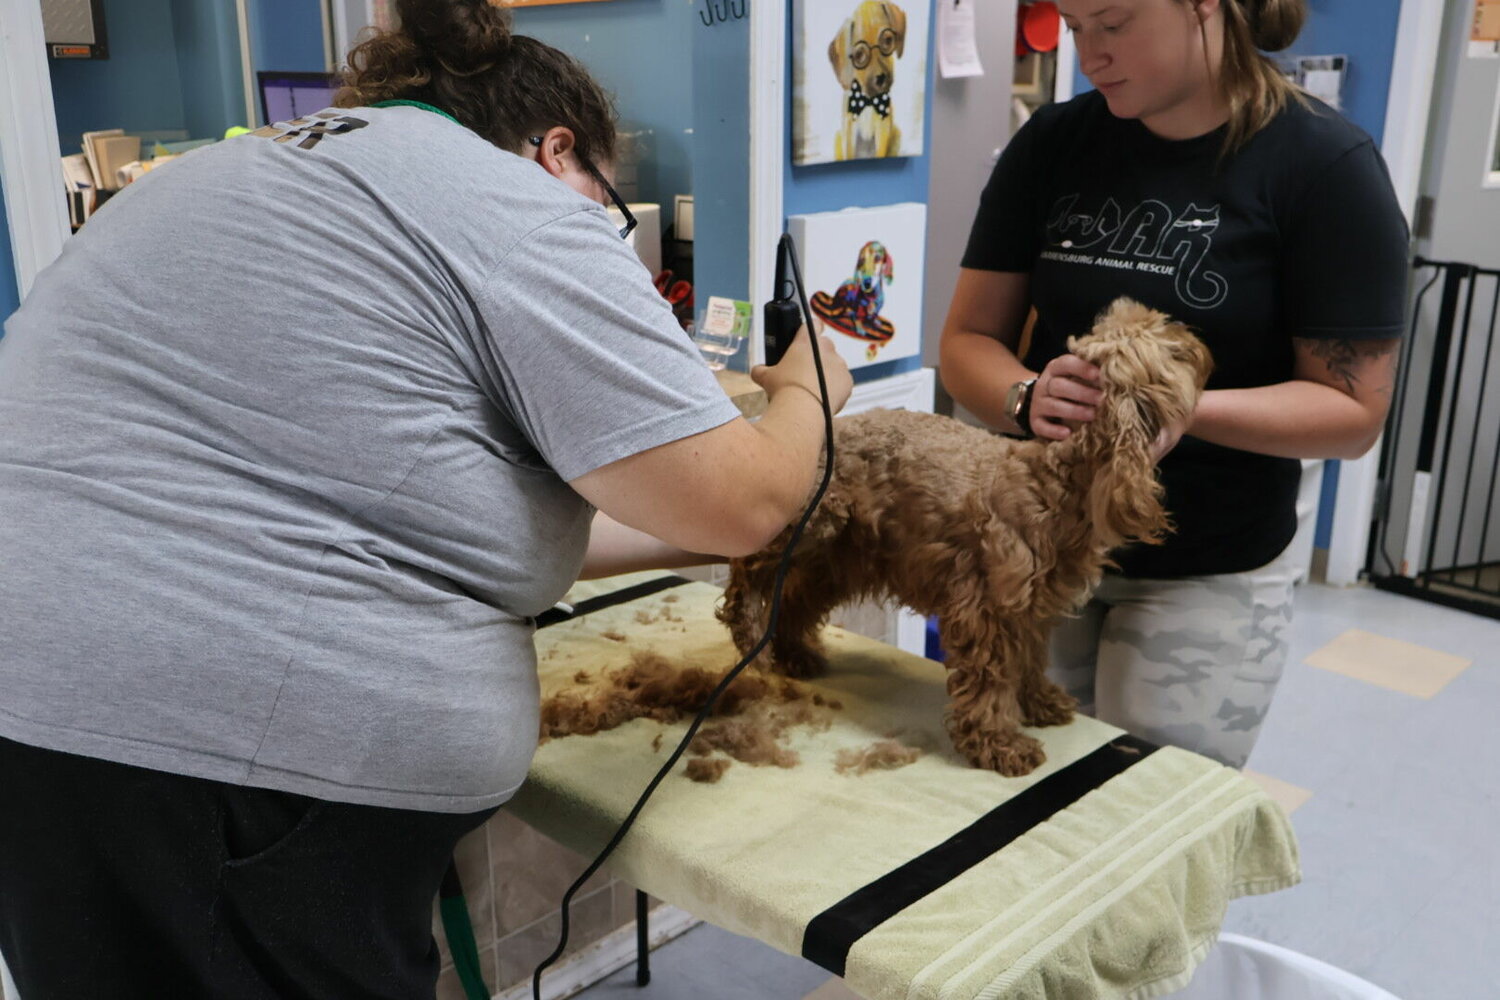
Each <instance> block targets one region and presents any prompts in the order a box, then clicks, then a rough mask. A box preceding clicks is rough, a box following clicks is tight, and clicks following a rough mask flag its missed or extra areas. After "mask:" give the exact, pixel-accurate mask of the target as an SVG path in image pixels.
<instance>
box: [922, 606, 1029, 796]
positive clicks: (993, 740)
mask: <svg viewBox="0 0 1500 1000" xmlns="http://www.w3.org/2000/svg"><path fill="white" fill-rule="evenodd" d="M958 620H959V616H949V617H942V616H940V617H939V621H940V622H941V623H942V625H941V627H942V638H943V648H944V650H945V651H946V652H947V655H948V659H947V665H948V734H949V735H950V736H951V737H952V739H953V747H954V749H956V750H957V751H958V752H959V753H960V754H962V755H963V756H964V757H965V758H966V759H967V760H968V761H969V763H971V764H973V765H974V766H975V767H982V768H986V769H987V770H991V771H998V772H999V773H1001V774H1004V775H1008V776H1010V777H1015V776H1018V775H1022V774H1030V773H1031V772H1032V771H1033V770H1035V769H1036V767H1037V765H1039V764H1041V763H1042V762H1043V761H1045V760H1046V759H1047V755H1046V753H1045V752H1044V751H1043V750H1042V745H1041V743H1040V742H1038V741H1037V740H1036V739H1035V738H1034V737H1031V736H1028V735H1026V734H1025V733H1023V732H1021V728H1020V722H1021V711H1020V705H1019V701H1018V698H1019V695H1020V678H1019V676H1018V675H1017V674H1016V672H1015V670H1014V669H1013V664H1014V662H1015V658H1016V655H1017V653H1018V652H1019V650H1018V648H1017V647H1018V645H1019V644H1018V643H1016V642H1015V641H1014V637H1010V636H1005V637H1001V638H1000V639H999V641H996V639H995V630H994V629H993V628H988V629H982V630H971V629H968V628H965V627H963V626H962V625H960V624H957V622H958Z"/></svg>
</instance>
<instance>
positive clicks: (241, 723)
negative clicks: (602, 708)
mask: <svg viewBox="0 0 1500 1000" xmlns="http://www.w3.org/2000/svg"><path fill="white" fill-rule="evenodd" d="M317 121H319V122H321V124H315V125H314V126H312V130H308V127H307V126H304V127H303V128H302V130H301V131H300V132H299V133H298V134H294V135H291V137H290V138H286V132H287V130H286V129H285V128H283V129H279V130H278V129H271V130H269V131H270V132H271V133H272V134H262V133H257V134H254V135H247V136H242V137H240V138H236V139H231V140H228V141H226V142H223V143H219V144H216V145H214V146H211V147H207V148H205V149H202V150H200V151H197V152H194V153H191V154H189V155H188V156H186V157H184V158H183V159H182V160H180V161H178V162H176V163H172V164H169V165H166V166H164V167H162V168H161V169H160V170H159V171H157V172H154V173H152V174H150V175H148V176H147V177H145V178H143V179H142V180H141V181H139V182H137V183H136V184H133V185H131V186H130V187H128V188H126V189H125V190H124V191H123V192H121V193H120V194H119V195H118V196H117V197H116V198H115V199H114V200H113V201H112V202H110V203H109V204H106V205H105V206H104V207H103V208H102V209H101V211H100V212H99V213H98V214H97V215H96V216H95V217H94V218H93V219H91V220H90V222H89V224H88V226H87V228H86V229H85V230H84V231H83V232H82V233H81V234H80V235H79V236H77V237H75V238H73V239H72V240H71V241H70V242H69V243H68V245H67V247H66V249H65V250H64V252H63V254H62V257H61V258H60V259H59V260H58V261H57V262H56V263H55V264H53V265H52V266H51V267H50V268H48V269H47V270H46V271H44V272H43V273H42V274H41V275H40V276H39V278H38V279H37V282H36V285H35V287H34V288H33V290H32V292H31V294H30V296H29V297H28V298H27V299H26V301H25V303H24V304H23V305H22V307H21V309H20V310H19V311H18V312H17V313H15V315H14V316H12V318H11V319H10V321H9V322H8V323H7V324H6V328H5V332H6V335H5V338H4V339H3V340H0V736H4V737H7V738H10V739H13V740H17V741H20V742H24V743H29V744H33V745H36V746H42V747H47V748H51V749H56V750H62V751H66V752H71V753H78V754H85V755H89V756H94V757H100V758H104V759H108V760H114V761H120V762H123V763H127V764H134V765H139V766H144V767H150V768H156V769H159V770H165V771H171V772H176V773H180V774H187V775H194V776H198V777H204V778H210V779H215V780H220V781H228V782H235V783H245V784H251V785H258V786H263V787H270V788H278V789H283V790H286V791H292V792H298V793H303V794H308V795H315V796H320V797H324V798H330V799H337V800H342V801H348V802H356V803H365V804H370V805H381V806H394V807H401V808H413V809H428V810H435V811H447V812H456V811H471V810H477V809H481V808H485V807H488V806H492V805H495V804H497V803H499V802H502V801H504V800H505V799H506V798H508V797H509V796H510V795H511V794H512V793H513V792H514V790H515V789H516V787H517V786H518V785H519V784H520V782H521V780H522V779H523V778H524V776H525V773H526V769H527V766H528V765H529V763H530V759H531V754H532V751H533V749H534V747H535V743H536V737H537V701H538V696H537V681H536V672H535V653H534V649H533V645H532V629H533V625H532V622H531V620H530V619H531V616H534V615H536V614H537V613H539V612H541V611H543V610H544V609H546V608H548V607H550V606H551V605H552V604H553V603H554V602H555V601H556V600H557V599H558V598H559V597H560V596H561V595H562V593H563V592H564V590H565V589H566V588H567V587H568V585H569V584H570V583H571V582H572V580H573V579H574V578H575V576H576V575H577V572H578V570H579V567H580V565H581V560H582V556H583V551H584V548H585V546H586V542H587V537H588V524H589V519H590V517H591V515H592V513H593V511H592V509H591V508H590V507H589V505H588V504H587V503H585V502H584V500H583V499H582V498H580V497H579V496H578V494H576V493H575V492H574V491H573V490H572V489H571V488H570V487H569V486H568V485H567V482H566V481H567V480H570V479H574V478H576V477H578V476H580V475H582V474H584V473H586V472H589V471H590V470H593V469H596V468H598V467H600V466H603V465H606V464H608V463H610V462H612V461H615V460H617V459H620V458H623V457H626V456H629V455H632V454H635V453H637V452H640V451H644V450H646V449H648V448H652V447H655V446H657V445H660V444H664V443H666V442H670V441H674V440H677V439H680V438H683V437H686V436H689V435H692V434H696V433H699V432H702V431H705V430H709V429H711V428H714V427H717V426H719V425H721V424H723V423H725V422H727V421H729V420H732V419H734V417H735V416H736V415H737V411H736V410H735V408H734V406H733V405H732V404H731V403H730V402H729V400H728V399H727V398H726V396H725V395H724V393H723V392H722V391H721V390H720V389H719V387H718V385H717V383H716V382H715V380H714V378H713V377H712V375H711V373H710V372H709V371H708V369H707V368H706V367H705V366H704V365H703V363H702V361H701V360H700V359H699V358H698V357H697V355H696V352H695V351H694V350H693V348H692V345H691V343H690V342H689V340H688V339H687V337H686V336H685V335H684V334H683V332H682V331H681V330H680V329H679V328H678V327H677V325H676V323H675V322H674V321H673V318H672V315H671V311H670V309H669V308H668V306H667V305H666V303H665V302H664V301H663V300H662V298H661V297H660V296H659V295H658V294H657V293H656V291H655V290H654V289H653V287H652V284H651V280H650V276H649V275H648V274H647V273H646V270H645V268H644V267H642V265H641V264H640V262H639V261H638V260H637V259H636V257H635V255H634V254H633V253H632V252H631V250H630V249H629V247H627V246H626V244H625V243H624V242H623V241H622V240H621V239H620V238H619V235H618V233H617V232H616V230H615V228H614V226H613V225H612V224H611V223H610V221H609V218H608V216H607V215H606V213H605V212H604V210H603V209H602V208H600V207H599V206H598V205H596V204H594V203H592V202H590V201H588V200H587V199H585V198H584V197H582V196H581V195H579V194H577V193H575V192H574V191H573V190H571V189H570V188H569V187H568V186H567V185H565V184H563V183H562V182H560V181H558V180H556V179H554V178H552V177H550V176H549V175H547V174H546V173H545V172H544V171H543V170H542V169H541V168H540V167H538V166H537V165H536V164H535V163H532V162H529V161H527V160H525V159H522V158H520V157H517V156H513V155H511V154H509V153H505V152H502V151H500V150H498V149H496V148H495V147H494V146H492V145H490V144H489V143H487V142H485V141H484V140H483V139H481V138H479V137H478V136H477V135H475V134H474V133H472V132H470V131H468V130H467V129H465V128H463V127H462V126H459V125H457V124H454V123H453V122H451V121H449V120H447V119H445V118H443V117H441V116H439V115H436V114H433V113H431V112H428V111H424V110H421V109H418V108H412V107H394V108H386V109H372V108H357V109H351V110H348V111H338V112H333V113H330V114H329V117H327V118H324V119H318V120H317ZM265 131H267V130H263V133H264V132H265Z"/></svg>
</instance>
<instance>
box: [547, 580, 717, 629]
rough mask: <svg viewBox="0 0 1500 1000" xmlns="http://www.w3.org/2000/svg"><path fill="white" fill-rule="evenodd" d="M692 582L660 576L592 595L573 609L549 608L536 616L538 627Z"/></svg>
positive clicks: (554, 623) (579, 616) (578, 616)
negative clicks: (631, 585) (596, 595)
mask: <svg viewBox="0 0 1500 1000" xmlns="http://www.w3.org/2000/svg"><path fill="white" fill-rule="evenodd" d="M691 582H692V581H691V580H689V579H687V578H686V577H682V576H659V577H657V578H656V579H655V580H647V581H646V582H644V583H638V584H636V585H635V586H633V587H625V588H623V589H621V590H612V591H610V592H609V593H607V594H600V595H599V596H598V597H590V598H589V599H588V600H586V601H579V602H578V603H577V604H575V605H573V610H572V611H564V610H563V609H562V608H548V609H547V610H546V611H543V612H542V613H541V614H539V615H537V616H536V627H537V628H546V627H547V626H548V625H556V624H557V623H558V622H565V621H568V620H569V619H572V618H581V617H582V616H584V615H587V614H591V613H592V612H595V611H599V610H602V609H604V608H612V607H614V606H615V605H616V604H625V603H626V602H628V601H634V600H637V599H639V598H642V597H650V596H651V595H652V594H659V593H661V592H662V591H663V590H669V589H671V588H672V587H680V586H682V585H683V584H684V583H691Z"/></svg>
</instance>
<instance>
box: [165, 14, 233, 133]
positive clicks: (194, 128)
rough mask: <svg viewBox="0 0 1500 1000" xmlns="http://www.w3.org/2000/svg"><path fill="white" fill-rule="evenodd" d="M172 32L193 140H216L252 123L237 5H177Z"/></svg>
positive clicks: (185, 121)
mask: <svg viewBox="0 0 1500 1000" xmlns="http://www.w3.org/2000/svg"><path fill="white" fill-rule="evenodd" d="M172 32H173V35H174V37H175V40H176V51H177V80H178V87H179V92H180V93H181V94H182V117H183V128H185V129H186V130H187V134H188V138H190V139H211V138H214V137H216V136H221V135H223V134H224V130H225V129H226V128H228V127H229V126H231V125H246V124H249V123H248V122H246V121H245V81H244V76H243V74H242V73H241V72H240V46H239V26H238V25H237V24H236V23H235V13H234V5H233V4H229V3H218V2H213V0H172Z"/></svg>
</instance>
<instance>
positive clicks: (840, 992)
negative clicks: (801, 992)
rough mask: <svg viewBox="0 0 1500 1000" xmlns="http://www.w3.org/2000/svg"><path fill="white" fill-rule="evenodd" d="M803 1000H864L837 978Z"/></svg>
mask: <svg viewBox="0 0 1500 1000" xmlns="http://www.w3.org/2000/svg"><path fill="white" fill-rule="evenodd" d="M802 1000H862V998H861V997H860V995H859V994H858V993H856V992H854V991H853V990H851V989H850V988H849V987H847V986H845V985H844V981H843V980H842V979H839V978H838V977H837V976H835V977H834V978H833V979H830V980H828V982H826V983H824V984H823V985H822V986H819V987H818V988H817V989H815V990H813V991H812V992H811V993H809V994H808V995H807V996H805V997H803V998H802Z"/></svg>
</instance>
